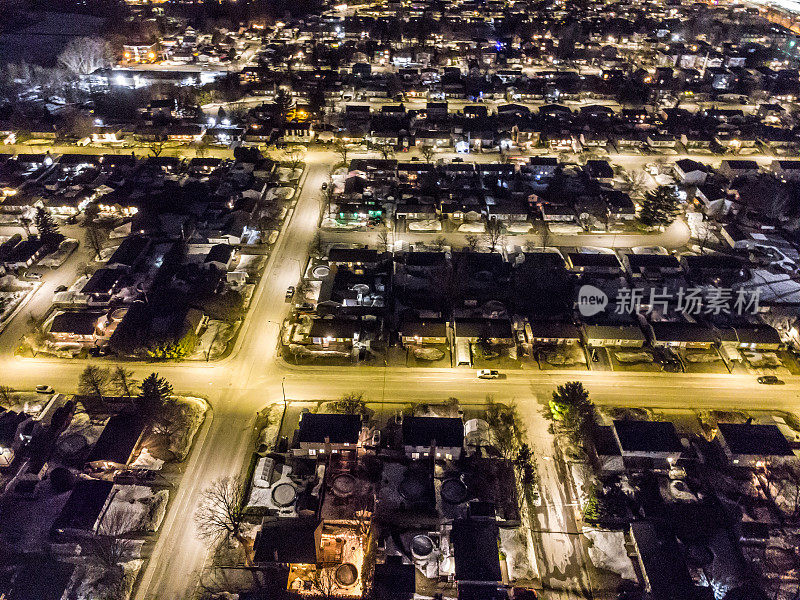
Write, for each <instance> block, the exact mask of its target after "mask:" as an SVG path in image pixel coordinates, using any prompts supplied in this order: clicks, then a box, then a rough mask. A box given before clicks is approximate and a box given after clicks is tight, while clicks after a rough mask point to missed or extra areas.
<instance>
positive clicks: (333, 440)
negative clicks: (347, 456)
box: [297, 412, 361, 456]
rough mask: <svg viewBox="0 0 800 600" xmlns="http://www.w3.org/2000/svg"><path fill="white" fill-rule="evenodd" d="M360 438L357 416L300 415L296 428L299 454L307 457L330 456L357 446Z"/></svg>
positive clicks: (359, 425) (307, 413)
mask: <svg viewBox="0 0 800 600" xmlns="http://www.w3.org/2000/svg"><path fill="white" fill-rule="evenodd" d="M360 437H361V417H360V416H359V415H342V414H317V413H310V412H306V413H303V414H302V415H300V423H299V425H298V428H297V444H298V445H299V453H300V454H306V455H308V456H316V455H317V454H326V453H327V454H330V453H332V452H338V451H340V450H346V449H348V448H349V449H353V448H356V447H357V446H358V442H359V439H360Z"/></svg>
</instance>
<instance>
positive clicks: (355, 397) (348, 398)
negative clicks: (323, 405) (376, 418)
mask: <svg viewBox="0 0 800 600" xmlns="http://www.w3.org/2000/svg"><path fill="white" fill-rule="evenodd" d="M329 407H330V410H332V411H333V412H335V413H341V414H343V415H365V414H366V413H367V399H366V398H365V397H364V392H350V393H348V394H345V395H344V396H342V397H341V398H339V399H338V400H335V401H333V402H331V403H330V405H329Z"/></svg>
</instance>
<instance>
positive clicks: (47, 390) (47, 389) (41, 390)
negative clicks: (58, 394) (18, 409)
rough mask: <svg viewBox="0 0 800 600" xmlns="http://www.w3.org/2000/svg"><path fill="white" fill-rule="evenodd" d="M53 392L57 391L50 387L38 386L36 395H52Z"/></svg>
mask: <svg viewBox="0 0 800 600" xmlns="http://www.w3.org/2000/svg"><path fill="white" fill-rule="evenodd" d="M53 392H55V390H54V389H53V388H51V387H50V386H49V385H37V386H36V393H37V394H52V393H53Z"/></svg>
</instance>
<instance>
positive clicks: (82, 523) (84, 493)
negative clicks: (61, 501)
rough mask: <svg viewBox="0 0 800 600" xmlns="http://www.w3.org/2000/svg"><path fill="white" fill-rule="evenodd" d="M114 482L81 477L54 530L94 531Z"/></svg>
mask: <svg viewBox="0 0 800 600" xmlns="http://www.w3.org/2000/svg"><path fill="white" fill-rule="evenodd" d="M113 487H114V484H113V483H111V482H110V481H101V480H99V479H79V480H78V481H77V482H76V483H75V487H74V488H73V489H72V492H71V493H70V495H69V498H68V499H67V503H66V504H65V505H64V507H63V508H62V509H61V513H60V514H59V515H58V518H57V519H56V520H55V523H54V524H53V529H54V530H62V529H77V530H81V531H93V530H94V526H95V524H96V523H97V519H98V517H99V516H100V513H101V512H102V510H103V507H104V506H105V505H106V501H107V500H108V495H109V494H110V493H111V488H113Z"/></svg>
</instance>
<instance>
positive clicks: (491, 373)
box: [478, 369, 500, 379]
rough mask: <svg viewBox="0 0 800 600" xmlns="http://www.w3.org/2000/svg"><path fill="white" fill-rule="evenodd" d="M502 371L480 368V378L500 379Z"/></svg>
mask: <svg viewBox="0 0 800 600" xmlns="http://www.w3.org/2000/svg"><path fill="white" fill-rule="evenodd" d="M499 377H500V371H495V370H494V369H478V379H498V378H499Z"/></svg>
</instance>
